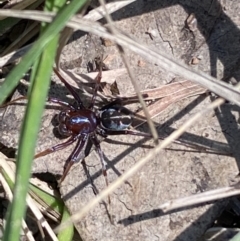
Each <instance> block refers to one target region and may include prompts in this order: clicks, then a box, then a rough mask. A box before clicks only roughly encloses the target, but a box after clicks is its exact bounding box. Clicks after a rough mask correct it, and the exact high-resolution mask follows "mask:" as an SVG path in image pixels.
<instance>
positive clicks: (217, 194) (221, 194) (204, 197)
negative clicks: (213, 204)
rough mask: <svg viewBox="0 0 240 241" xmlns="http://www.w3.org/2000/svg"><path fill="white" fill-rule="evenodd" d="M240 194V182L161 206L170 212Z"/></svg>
mask: <svg viewBox="0 0 240 241" xmlns="http://www.w3.org/2000/svg"><path fill="white" fill-rule="evenodd" d="M239 194H240V188H239V183H238V185H235V186H233V187H224V188H219V189H216V190H211V191H208V192H203V193H200V194H195V195H192V196H189V197H184V198H179V199H175V200H171V201H168V202H166V203H164V204H162V205H160V206H159V209H161V210H162V211H163V212H169V211H171V210H173V209H177V208H183V207H187V206H191V205H197V204H201V203H205V202H209V201H215V200H220V199H222V198H227V197H232V196H237V195H239Z"/></svg>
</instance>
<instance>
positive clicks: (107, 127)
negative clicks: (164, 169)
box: [2, 68, 160, 185]
mask: <svg viewBox="0 0 240 241" xmlns="http://www.w3.org/2000/svg"><path fill="white" fill-rule="evenodd" d="M54 72H55V73H56V75H57V76H58V77H59V79H60V80H61V81H62V83H63V84H64V85H65V87H66V88H67V89H68V91H69V92H70V93H71V95H72V96H73V97H74V100H75V102H76V104H74V105H72V104H70V103H68V102H64V101H62V100H60V99H56V98H52V97H48V99H47V101H48V102H52V103H55V104H58V105H60V106H62V107H63V110H62V111H60V113H59V114H58V115H57V119H58V127H57V128H58V132H59V133H60V134H61V135H62V136H67V137H69V138H68V139H67V140H66V141H65V142H63V143H60V144H58V145H55V146H52V147H50V148H47V149H46V150H44V151H42V152H40V153H38V154H36V155H35V156H34V158H39V157H42V156H45V155H48V154H50V153H53V152H55V151H59V150H61V149H64V148H65V147H67V146H69V145H71V144H73V143H74V142H76V146H75V148H74V150H73V151H72V153H71V154H70V155H69V157H68V159H67V161H66V163H65V166H64V171H63V175H62V177H61V179H60V181H59V183H62V182H63V180H64V179H65V177H66V176H67V174H68V172H69V170H70V168H71V167H72V165H73V164H74V163H76V162H78V161H79V159H80V154H81V151H82V149H83V147H84V146H85V143H86V141H87V140H90V141H91V142H92V144H93V145H94V146H95V147H96V150H97V153H98V155H99V157H100V161H101V165H102V173H103V175H104V178H105V182H106V184H107V185H108V180H107V167H106V162H105V161H104V156H103V152H102V150H101V146H100V141H99V140H98V137H97V135H101V136H103V137H107V136H108V135H122V134H130V135H138V136H145V137H149V138H150V137H151V135H150V134H148V133H143V132H138V131H135V130H130V129H129V127H130V126H131V124H132V112H131V111H130V110H128V109H127V108H125V107H123V106H121V105H119V104H118V101H113V102H112V103H110V104H107V105H105V106H104V107H102V108H101V109H100V110H93V108H94V104H95V99H96V96H97V92H98V90H99V86H100V82H101V78H102V69H101V68H99V72H98V75H97V77H96V78H95V81H96V85H95V88H94V92H93V95H92V99H91V102H90V104H89V105H88V106H87V107H86V106H85V105H84V104H83V102H82V100H81V98H80V96H79V94H78V93H77V92H76V90H75V89H74V88H73V87H72V86H71V85H70V84H69V83H68V82H67V81H66V80H65V79H64V78H63V77H62V76H61V75H60V74H59V72H58V71H57V70H56V69H54ZM21 99H26V97H20V98H17V99H15V100H13V101H11V102H9V103H8V104H6V105H9V104H12V103H13V102H16V101H18V100H21ZM6 105H4V106H6ZM2 107H3V106H2ZM159 139H160V138H159Z"/></svg>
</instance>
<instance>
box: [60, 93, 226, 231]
mask: <svg viewBox="0 0 240 241" xmlns="http://www.w3.org/2000/svg"><path fill="white" fill-rule="evenodd" d="M223 103H224V100H223V99H221V98H219V99H217V100H215V101H214V102H212V103H211V104H209V105H208V106H207V107H206V108H205V109H204V110H202V111H201V112H198V113H197V114H195V115H194V116H193V117H192V118H190V119H189V120H188V121H187V122H185V124H183V125H182V126H181V127H180V128H179V129H178V130H176V131H174V132H173V133H172V134H171V135H170V136H169V137H168V138H166V139H165V140H163V141H162V142H161V143H160V144H158V145H157V146H156V147H155V148H154V149H153V150H151V151H149V152H148V154H147V155H146V156H145V157H143V158H142V159H140V160H139V161H138V162H137V163H136V164H135V165H134V166H133V167H132V168H131V169H129V170H128V171H126V172H125V173H124V174H123V175H122V176H120V177H119V178H118V179H117V180H116V181H115V182H113V183H112V184H110V185H109V186H108V187H107V188H106V189H105V190H104V191H103V192H101V193H100V194H99V196H97V197H96V198H95V199H93V200H92V201H91V202H89V204H88V205H87V206H86V207H85V208H84V209H83V210H81V211H79V212H78V213H76V214H74V215H72V217H71V219H69V220H67V221H66V222H65V223H64V224H62V225H60V226H59V227H58V228H57V229H56V231H60V230H61V229H63V228H65V227H67V226H68V224H69V223H71V222H73V223H74V222H77V221H79V220H81V218H82V217H83V216H84V215H86V214H87V213H88V212H89V211H90V210H91V209H92V208H93V207H95V206H96V205H97V204H98V203H99V202H100V201H102V200H103V199H104V198H106V197H107V196H108V195H110V194H111V193H112V192H113V191H114V190H116V189H117V188H118V187H119V186H120V185H122V184H123V183H124V182H125V181H126V180H127V179H128V178H130V177H131V176H132V175H134V174H135V173H136V172H137V171H139V169H140V168H142V167H143V166H144V165H145V164H146V163H147V162H148V161H150V160H151V159H152V158H153V157H155V156H156V155H157V154H159V153H160V152H161V150H163V149H164V148H166V147H167V146H168V145H169V144H170V143H172V142H173V141H174V140H176V139H177V138H179V137H180V136H181V135H182V134H183V133H184V132H185V131H186V130H187V128H189V127H190V126H191V125H192V124H193V123H195V122H196V121H197V120H198V119H200V118H202V117H203V115H204V114H206V113H207V112H209V111H211V110H213V109H215V108H217V107H218V106H220V105H221V104H223Z"/></svg>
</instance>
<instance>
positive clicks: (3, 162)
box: [0, 153, 58, 241]
mask: <svg viewBox="0 0 240 241" xmlns="http://www.w3.org/2000/svg"><path fill="white" fill-rule="evenodd" d="M6 159H7V157H5V156H4V155H3V154H2V153H0V161H1V167H2V168H3V169H4V171H5V172H6V173H7V175H8V176H9V177H10V178H11V180H12V181H14V179H15V178H14V173H13V171H12V170H11V168H10V166H9V165H8V163H7V161H6ZM27 204H28V207H29V208H30V209H31V211H32V212H33V214H34V216H35V217H36V219H37V221H38V222H39V223H40V224H41V226H42V227H43V228H45V229H46V231H47V233H48V234H49V236H50V237H51V238H52V240H54V241H57V240H58V239H57V237H56V235H55V233H54V232H53V230H52V228H51V227H50V225H49V224H48V222H47V221H46V219H45V218H44V217H43V215H42V213H41V212H40V211H39V209H38V208H37V206H36V204H35V201H34V200H33V199H32V198H31V197H30V196H27Z"/></svg>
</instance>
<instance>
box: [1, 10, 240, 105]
mask: <svg viewBox="0 0 240 241" xmlns="http://www.w3.org/2000/svg"><path fill="white" fill-rule="evenodd" d="M0 15H4V16H5V15H7V16H8V15H11V16H13V17H21V18H28V19H33V20H37V21H46V22H51V21H52V19H53V18H54V16H55V15H54V14H52V13H44V14H43V13H42V12H40V11H21V12H20V11H10V10H0ZM67 26H69V27H72V28H74V29H81V30H83V31H86V32H91V33H93V34H96V35H99V36H101V37H103V38H109V39H110V40H112V41H115V42H116V43H117V44H119V45H121V46H123V47H126V48H128V49H130V50H132V51H133V52H135V53H137V54H139V55H141V56H142V57H144V58H145V59H146V60H148V61H149V62H151V63H153V64H158V65H159V66H161V67H162V68H163V69H165V70H166V71H171V72H172V73H174V74H176V75H179V76H182V77H184V78H186V79H189V76H191V77H190V78H191V80H192V81H193V82H195V83H198V84H200V85H201V86H204V87H205V88H207V89H209V90H211V91H212V92H214V93H216V94H218V95H219V96H221V97H223V98H225V99H226V100H229V101H231V102H233V103H235V104H237V105H239V106H240V93H239V91H238V90H236V89H235V88H234V87H233V86H231V85H229V84H226V83H225V82H223V81H219V80H217V79H215V78H213V77H211V76H209V75H208V74H205V73H203V72H200V71H196V70H193V69H190V68H189V67H187V66H186V65H184V64H182V63H178V62H177V61H176V60H174V59H172V58H171V57H169V56H166V55H165V54H163V53H157V52H156V51H153V50H151V49H149V48H148V47H147V46H145V45H143V44H140V43H139V42H136V41H135V40H133V39H131V38H129V37H127V36H126V35H123V34H121V33H117V34H115V35H112V34H111V33H109V31H108V29H107V28H105V27H103V26H101V25H100V24H98V23H94V22H92V21H87V20H83V19H81V20H79V19H78V18H76V17H73V18H72V19H71V20H70V21H69V22H68V24H67Z"/></svg>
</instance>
